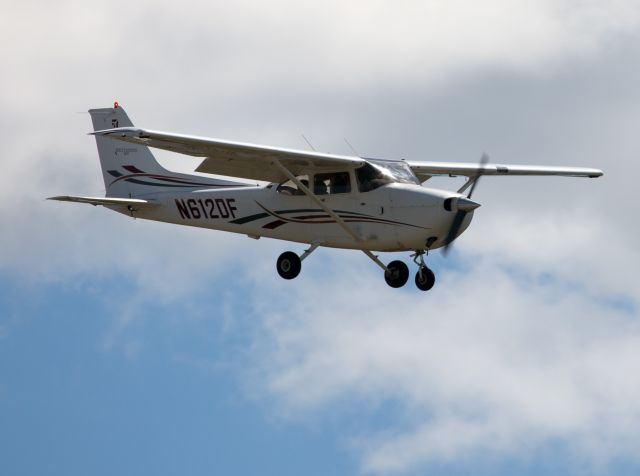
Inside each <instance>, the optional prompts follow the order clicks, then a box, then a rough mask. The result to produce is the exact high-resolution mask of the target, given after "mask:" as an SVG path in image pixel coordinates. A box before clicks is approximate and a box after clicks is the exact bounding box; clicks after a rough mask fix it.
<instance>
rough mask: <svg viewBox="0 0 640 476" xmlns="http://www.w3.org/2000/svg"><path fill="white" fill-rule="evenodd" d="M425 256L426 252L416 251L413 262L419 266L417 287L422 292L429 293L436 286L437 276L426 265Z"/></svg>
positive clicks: (416, 279) (416, 280)
mask: <svg viewBox="0 0 640 476" xmlns="http://www.w3.org/2000/svg"><path fill="white" fill-rule="evenodd" d="M424 254H425V252H424V251H416V253H415V254H413V255H411V257H412V258H413V262H414V263H415V264H417V265H418V271H417V272H416V278H415V282H416V287H417V288H418V289H419V290H421V291H428V290H429V289H431V288H432V287H433V285H434V284H436V275H435V274H433V271H431V270H430V269H429V268H428V267H427V265H426V264H425V262H424Z"/></svg>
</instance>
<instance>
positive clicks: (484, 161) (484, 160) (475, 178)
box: [467, 153, 489, 198]
mask: <svg viewBox="0 0 640 476" xmlns="http://www.w3.org/2000/svg"><path fill="white" fill-rule="evenodd" d="M488 162H489V156H488V155H487V154H486V153H483V154H482V157H480V167H478V172H477V173H476V174H475V175H474V176H473V179H472V180H473V182H471V190H469V194H468V195H467V198H471V195H473V191H474V190H475V188H476V185H478V181H479V180H480V177H481V176H482V172H484V166H485V165H487V163H488Z"/></svg>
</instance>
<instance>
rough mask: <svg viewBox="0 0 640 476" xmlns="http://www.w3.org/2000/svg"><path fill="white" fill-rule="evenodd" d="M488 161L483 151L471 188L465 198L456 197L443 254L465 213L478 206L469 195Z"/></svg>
mask: <svg viewBox="0 0 640 476" xmlns="http://www.w3.org/2000/svg"><path fill="white" fill-rule="evenodd" d="M488 162H489V156H488V155H487V154H486V153H483V154H482V157H480V164H479V167H478V171H477V172H476V174H475V175H474V176H473V178H472V179H471V180H472V182H471V189H470V190H469V193H468V194H467V198H466V199H465V198H459V199H458V211H457V212H456V216H455V217H453V222H451V227H450V228H449V233H447V237H446V238H445V241H444V242H445V245H444V249H443V250H442V252H443V253H444V255H445V256H447V254H448V253H449V249H450V248H451V244H452V243H453V240H455V239H456V237H457V236H458V232H459V231H460V228H461V227H462V222H463V221H464V217H466V216H467V213H469V212H472V211H473V210H475V209H476V208H478V207H479V206H480V204H478V203H476V202H474V201H473V200H471V195H473V191H474V190H475V188H476V185H478V181H479V180H480V177H481V176H482V173H483V172H484V167H485V165H487V163H488Z"/></svg>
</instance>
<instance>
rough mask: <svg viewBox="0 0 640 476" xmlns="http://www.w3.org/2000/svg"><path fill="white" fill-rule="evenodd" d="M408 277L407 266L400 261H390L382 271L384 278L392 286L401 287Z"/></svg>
mask: <svg viewBox="0 0 640 476" xmlns="http://www.w3.org/2000/svg"><path fill="white" fill-rule="evenodd" d="M408 279H409V268H407V265H406V264H404V263H403V262H402V261H392V262H391V263H389V264H388V265H387V270H386V271H385V272H384V280H385V281H386V282H387V284H388V285H389V286H391V287H392V288H401V287H402V286H404V285H405V284H406V283H407V280H408Z"/></svg>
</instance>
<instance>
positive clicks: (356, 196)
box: [50, 102, 602, 291]
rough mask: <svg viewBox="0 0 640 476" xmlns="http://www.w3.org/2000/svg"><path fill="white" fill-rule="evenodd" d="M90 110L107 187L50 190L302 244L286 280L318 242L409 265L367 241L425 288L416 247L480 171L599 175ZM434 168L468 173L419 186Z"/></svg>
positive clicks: (454, 213) (465, 217)
mask: <svg viewBox="0 0 640 476" xmlns="http://www.w3.org/2000/svg"><path fill="white" fill-rule="evenodd" d="M89 114H90V115H91V119H92V122H93V128H94V132H93V133H92V134H93V135H94V136H95V137H96V142H97V147H98V155H99V158H100V163H101V166H102V174H103V177H104V183H105V186H106V194H105V195H106V196H105V197H79V196H57V197H50V199H51V200H61V201H68V202H79V203H89V204H91V205H102V206H105V207H107V208H110V209H111V210H114V211H116V212H119V213H123V214H126V215H130V216H132V217H135V218H144V219H147V220H157V221H162V222H167V223H175V224H179V225H190V226H197V227H203V228H212V229H215V230H222V231H230V232H233V233H241V234H245V235H248V236H249V237H251V238H255V239H258V238H260V237H263V236H264V237H268V238H276V239H280V240H287V241H293V242H298V243H305V244H308V245H309V248H308V249H307V250H306V251H304V252H303V253H302V254H300V255H298V254H297V253H294V252H292V251H286V252H284V253H282V254H281V255H280V257H279V258H278V261H277V265H276V268H277V271H278V274H279V275H280V276H281V277H283V278H284V279H293V278H295V277H296V276H298V274H299V273H300V269H301V263H302V261H303V260H304V259H306V258H307V257H308V256H309V255H310V254H311V253H312V252H313V251H314V250H315V249H317V248H318V247H319V246H324V247H331V248H347V249H355V250H360V251H362V252H363V253H364V254H365V255H367V256H368V257H369V258H370V259H371V260H373V261H374V262H375V263H376V264H377V265H378V266H379V267H380V268H382V270H384V279H385V281H386V282H387V284H388V285H389V286H391V287H394V288H399V287H401V286H403V285H404V284H405V283H406V282H407V280H408V278H409V269H408V267H407V265H406V264H405V263H404V262H402V261H392V262H391V263H388V264H384V263H383V262H382V261H381V260H380V259H379V257H378V256H377V255H375V254H374V251H376V252H385V251H408V252H411V253H412V254H411V258H413V261H414V262H415V263H416V265H417V266H418V270H417V272H416V275H415V283H416V286H417V287H418V288H419V289H421V290H423V291H426V290H429V289H431V288H432V287H433V285H434V283H435V275H434V273H433V271H431V270H430V269H429V268H428V267H427V265H426V264H425V262H424V256H425V254H426V253H428V252H429V251H431V250H435V249H437V248H444V250H445V252H446V250H447V249H448V248H449V247H450V246H451V243H452V242H453V241H454V240H455V239H456V238H457V237H458V236H459V235H460V234H461V233H462V232H464V231H465V230H466V228H467V227H468V226H469V224H470V222H471V219H472V217H473V213H474V210H475V209H476V208H478V207H479V206H480V204H479V203H477V202H475V201H473V200H472V199H471V197H472V194H473V191H474V189H475V186H476V185H477V183H478V180H479V178H480V177H481V176H483V175H563V176H570V177H599V176H601V175H602V171H600V170H597V169H591V168H576V167H549V166H537V165H489V164H488V159H487V157H486V156H483V158H482V160H481V161H480V162H479V163H478V164H468V163H448V162H416V161H398V160H381V159H371V158H365V157H358V156H345V155H334V154H325V153H319V152H315V151H300V150H291V149H283V148H277V147H267V146H261V145H254V144H245V143H240V142H231V141H226V140H219V139H209V138H204V137H194V136H188V135H180V134H173V133H167V132H157V131H153V130H149V129H140V128H137V127H134V126H133V123H132V122H131V121H130V120H129V117H128V116H127V114H126V113H125V111H124V109H123V108H122V107H120V106H119V105H118V103H117V102H116V103H114V106H113V107H112V108H102V109H91V110H89ZM149 147H154V148H158V149H163V150H168V151H172V152H177V153H180V154H187V155H191V156H195V157H203V158H204V160H203V161H202V162H201V163H200V165H199V166H198V167H197V168H196V170H195V171H196V172H200V173H204V174H210V175H209V176H207V175H204V174H200V175H196V174H182V173H174V172H170V171H168V170H166V169H165V168H164V167H162V166H161V165H160V164H159V163H158V162H157V160H156V159H155V158H154V156H153V155H152V153H151V151H150V150H149ZM435 175H443V176H451V177H454V176H464V177H466V178H467V180H466V182H465V184H464V185H463V186H462V187H461V188H460V189H459V190H458V191H457V192H451V191H447V190H438V189H432V188H426V187H423V186H422V185H421V184H422V183H423V182H425V181H427V180H429V179H430V178H431V177H432V176H435ZM219 176H223V177H229V178H220V177H219ZM231 178H235V180H232V179H231ZM238 179H244V180H245V181H244V182H240V181H239V180H238ZM247 180H255V181H260V182H262V184H249V183H247ZM467 190H469V192H468V193H467V194H466V195H465V193H464V192H466V191H467Z"/></svg>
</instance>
